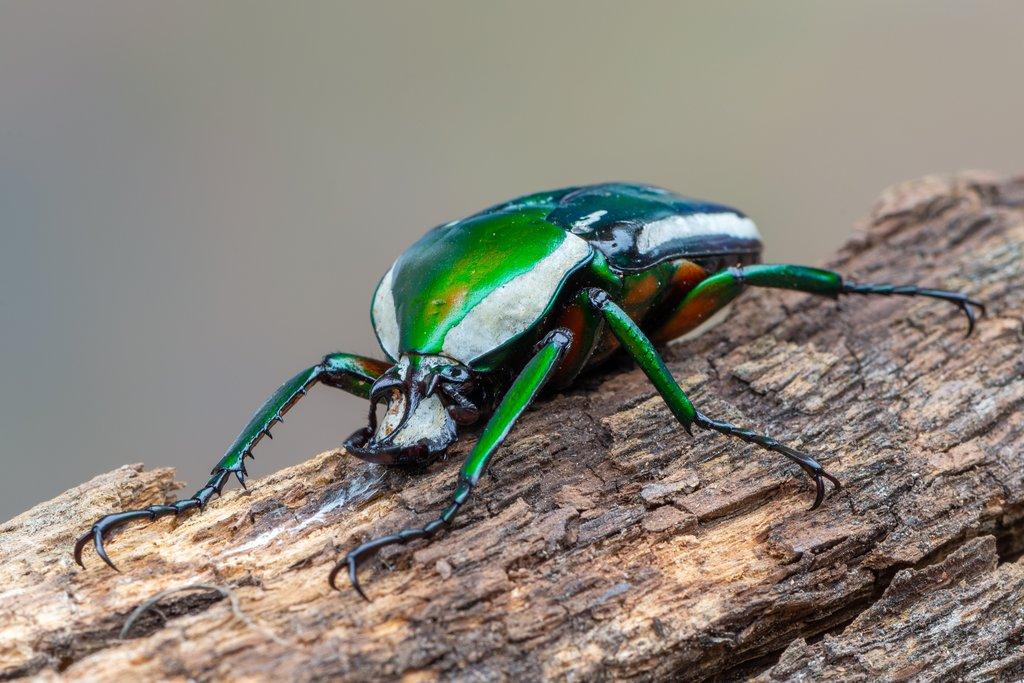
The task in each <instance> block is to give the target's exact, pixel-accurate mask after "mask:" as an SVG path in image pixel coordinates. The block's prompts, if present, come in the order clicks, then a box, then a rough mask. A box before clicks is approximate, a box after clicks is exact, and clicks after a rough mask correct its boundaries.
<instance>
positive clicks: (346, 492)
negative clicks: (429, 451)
mask: <svg viewBox="0 0 1024 683" xmlns="http://www.w3.org/2000/svg"><path fill="white" fill-rule="evenodd" d="M360 467H361V469H360V472H359V474H358V475H356V476H355V478H354V479H352V481H351V482H350V483H349V485H348V486H347V487H345V488H344V489H341V490H340V491H338V492H337V493H335V494H334V496H332V497H331V498H330V499H329V500H327V501H326V502H324V504H323V505H322V506H321V507H320V509H319V510H317V511H316V512H315V513H313V514H312V515H310V516H309V517H307V518H305V519H302V520H301V521H299V523H298V524H296V525H294V526H289V525H288V524H287V523H282V524H276V525H274V527H273V528H271V529H269V530H267V531H265V532H263V533H262V534H260V535H259V536H257V537H256V538H254V539H252V540H250V541H246V542H245V543H243V544H242V545H240V546H237V547H234V548H230V549H228V550H227V551H226V552H224V553H222V554H221V557H228V556H230V555H237V554H239V553H244V552H248V551H250V550H253V549H254V548H266V547H267V546H268V545H270V543H271V542H273V541H274V539H276V538H277V537H278V536H281V535H282V534H284V533H285V532H288V533H289V534H290V535H295V534H298V533H299V532H301V531H302V530H303V529H306V528H308V527H310V526H312V525H314V524H316V523H317V522H326V521H327V519H326V518H327V515H328V514H329V513H331V512H334V511H335V510H337V509H338V508H340V507H344V506H345V505H348V504H349V503H358V502H360V501H362V500H364V499H366V498H369V497H370V496H372V495H373V494H374V493H376V492H377V491H378V490H379V489H380V483H381V482H382V481H384V475H385V473H386V471H387V470H386V469H385V468H384V467H381V466H380V465H373V464H369V465H362V466H360Z"/></svg>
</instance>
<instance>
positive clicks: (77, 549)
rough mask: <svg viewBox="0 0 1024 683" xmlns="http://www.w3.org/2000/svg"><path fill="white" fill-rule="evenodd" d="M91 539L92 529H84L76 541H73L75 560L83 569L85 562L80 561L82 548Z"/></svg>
mask: <svg viewBox="0 0 1024 683" xmlns="http://www.w3.org/2000/svg"><path fill="white" fill-rule="evenodd" d="M90 540H92V531H86V532H85V533H84V534H82V535H81V536H79V537H78V541H76V542H75V562H77V563H78V566H79V567H81V568H82V569H85V564H84V563H83V562H82V548H84V547H85V544H86V543H88V542H89V541H90Z"/></svg>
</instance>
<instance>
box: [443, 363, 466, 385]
mask: <svg viewBox="0 0 1024 683" xmlns="http://www.w3.org/2000/svg"><path fill="white" fill-rule="evenodd" d="M439 374H440V375H441V376H442V377H444V378H445V379H446V380H448V381H450V382H465V381H466V380H467V379H469V371H468V370H466V369H465V368H460V367H459V366H457V365H446V366H444V367H443V368H441V370H440V371H439Z"/></svg>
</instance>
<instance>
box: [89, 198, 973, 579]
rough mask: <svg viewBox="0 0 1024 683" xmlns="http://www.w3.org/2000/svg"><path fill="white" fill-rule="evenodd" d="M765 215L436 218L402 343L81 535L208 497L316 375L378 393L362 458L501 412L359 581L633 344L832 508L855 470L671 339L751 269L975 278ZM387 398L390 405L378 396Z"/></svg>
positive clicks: (451, 509) (334, 375)
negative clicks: (834, 245)
mask: <svg viewBox="0 0 1024 683" xmlns="http://www.w3.org/2000/svg"><path fill="white" fill-rule="evenodd" d="M760 254H761V239H760V235H759V234H758V232H757V228H756V227H755V226H754V223H753V221H751V220H750V219H749V218H747V217H746V216H744V215H743V214H742V213H740V212H739V211H736V210H734V209H730V208H728V207H726V206H722V205H719V204H712V203H708V202H701V201H694V200H691V199H685V198H683V197H680V196H678V195H676V194H673V193H671V192H668V191H666V190H662V189H659V188H656V187H649V186H643V185H630V184H619V183H615V184H604V185H592V186H586V187H572V188H566V189H561V190H555V191H551V192H540V193H537V194H532V195H528V196H525V197H520V198H518V199H514V200H512V201H510V202H506V203H504V204H500V205H498V206H494V207H491V208H489V209H486V210H485V211H481V212H480V213H478V214H476V215H474V216H470V217H469V218H465V219H462V220H459V221H454V222H451V223H447V224H445V225H441V226H439V227H437V228H434V229H433V230H431V231H430V232H428V233H427V234H426V235H425V236H424V237H423V238H422V239H420V240H419V241H418V242H416V243H415V244H414V245H412V247H410V248H409V249H408V250H407V251H406V252H405V253H403V254H402V255H401V256H399V257H398V260H396V261H395V263H394V265H392V266H391V268H390V270H388V272H387V273H386V274H385V275H384V277H383V278H382V279H381V281H380V283H379V284H378V286H377V290H376V292H375V294H374V296H373V303H372V306H371V315H372V320H373V329H374V331H375V332H376V334H377V339H378V340H379V342H380V346H381V348H382V349H383V351H384V354H385V355H386V357H387V360H374V359H371V358H364V357H360V356H355V355H352V354H348V353H332V354H330V355H328V356H326V357H325V358H324V359H323V360H322V361H321V362H320V363H318V364H317V365H314V366H313V367H311V368H308V369H306V370H303V371H302V372H300V373H298V374H297V375H295V376H294V377H292V378H291V379H289V380H288V381H287V382H285V383H284V384H283V385H281V387H280V388H279V389H278V390H277V391H276V392H275V393H274V394H273V395H272V396H271V397H270V398H269V399H267V401H266V403H264V404H263V405H262V406H261V407H260V408H259V409H258V410H257V411H256V413H255V414H254V415H253V417H252V420H251V421H250V422H249V424H248V425H247V426H246V427H245V429H243V430H242V433H241V434H239V436H238V438H237V439H236V440H235V442H234V443H233V444H232V445H231V447H230V448H228V451H227V453H226V454H225V455H224V457H223V458H221V460H220V462H219V463H217V466H216V467H215V468H214V469H213V473H212V474H213V476H212V477H211V479H210V480H209V482H208V483H207V484H206V485H205V486H203V487H202V488H201V489H199V491H197V492H196V493H195V495H193V496H192V497H191V498H186V499H184V500H179V501H177V502H175V503H173V504H171V505H151V506H149V507H148V508H145V509H142V510H131V511H128V512H121V513H117V514H112V515H107V516H106V517H103V518H101V519H100V520H99V521H97V522H96V523H95V524H93V526H92V528H91V529H90V530H89V531H88V532H87V533H86V534H85V535H83V536H82V537H81V538H80V539H79V540H78V543H77V544H76V545H75V560H76V561H77V562H78V563H79V564H82V560H81V556H82V549H83V548H84V546H85V545H86V544H87V543H88V542H89V541H90V540H92V541H93V542H94V545H95V548H96V552H97V553H98V554H99V556H100V557H101V558H102V559H103V560H104V561H105V562H106V563H107V564H109V565H110V566H111V567H113V566H114V565H113V563H112V562H111V561H110V559H109V557H108V556H107V554H106V552H105V550H104V548H103V540H104V535H105V534H106V533H107V532H108V531H110V530H111V529H114V528H116V527H118V526H121V525H123V524H125V523H126V522H129V521H131V520H135V519H146V520H153V519H156V518H158V517H161V516H164V515H171V514H173V515H179V514H181V513H183V512H185V511H188V510H193V509H196V508H202V507H203V506H205V505H206V503H207V502H208V501H209V499H210V498H211V497H212V496H213V494H214V493H218V494H219V493H220V492H221V490H222V489H223V487H224V484H225V483H226V482H227V480H228V478H229V477H230V476H232V475H234V476H235V477H237V478H238V481H239V482H240V483H241V484H242V485H243V486H244V485H245V477H246V474H247V473H246V470H245V457H246V456H249V457H251V456H252V448H253V447H254V446H255V445H256V444H257V443H258V442H259V440H260V439H262V438H263V437H264V436H268V437H269V436H270V428H271V427H272V426H273V425H274V423H275V422H280V421H282V415H283V414H284V413H285V412H287V411H288V409H290V408H291V407H292V406H293V405H294V404H295V403H296V402H297V401H298V400H299V399H300V398H301V397H302V396H303V395H304V394H305V393H306V390H307V389H308V388H309V387H310V386H311V385H313V384H315V383H317V382H322V383H324V384H327V385H330V386H333V387H337V388H339V389H343V390H345V391H347V392H349V393H352V394H355V395H357V396H360V397H363V398H366V399H369V401H370V411H369V424H368V425H367V426H366V427H364V428H362V429H360V430H358V431H357V432H355V433H354V434H353V435H352V436H351V437H349V439H348V440H347V441H346V442H345V448H346V450H347V451H348V452H349V453H351V454H353V455H355V456H357V457H359V458H362V459H363V460H367V461H369V462H375V463H384V464H387V465H416V466H422V465H425V464H427V463H429V462H431V461H432V460H434V459H435V458H437V457H438V456H439V455H440V454H442V453H444V451H445V449H446V448H448V446H449V445H451V444H452V442H454V441H455V439H456V438H457V437H458V433H459V429H460V428H461V427H463V426H466V425H470V424H473V423H476V422H479V421H482V420H486V423H485V426H484V427H483V430H482V431H481V433H480V436H479V438H478V439H477V443H476V445H475V447H474V448H473V450H472V451H471V452H470V454H469V456H468V457H467V458H466V461H465V463H464V464H463V466H462V469H461V470H460V471H459V476H458V483H457V486H456V489H455V494H454V497H453V500H452V503H451V505H449V506H448V507H447V508H445V510H444V511H443V512H441V514H440V515H439V516H438V518H437V519H436V520H435V521H433V522H430V523H429V524H427V525H426V526H424V527H423V528H420V529H406V530H404V531H399V532H397V533H395V534H392V535H390V536H385V537H383V538H377V539H374V540H371V541H367V542H366V543H363V544H362V545H360V546H359V547H358V548H355V549H354V550H352V551H351V552H349V553H348V554H347V555H346V556H345V558H343V559H342V560H340V561H339V562H338V563H337V564H336V565H335V567H334V569H333V571H332V572H331V574H330V583H331V585H332V586H334V585H335V577H336V575H337V574H338V572H339V571H340V570H341V569H343V568H347V570H348V575H349V578H350V579H351V582H352V585H353V586H354V587H355V589H356V590H357V591H358V592H359V594H360V595H362V596H363V597H364V598H365V597H366V596H365V594H364V593H363V591H362V589H361V588H360V586H359V582H358V579H357V575H356V572H357V569H358V567H359V565H360V563H361V562H362V561H363V560H365V559H366V558H368V557H370V556H371V555H373V554H374V553H375V552H376V551H377V550H379V549H380V548H382V547H383V546H386V545H390V544H394V543H406V542H408V541H412V540H415V539H420V538H429V537H431V536H433V535H434V534H435V533H437V532H438V531H439V530H440V529H441V528H442V527H444V526H445V525H447V524H448V523H449V522H451V520H452V518H453V517H454V516H455V513H456V512H457V511H458V509H459V508H460V507H461V506H462V505H463V504H464V503H465V502H466V500H467V499H468V497H469V494H470V491H472V489H473V487H474V486H475V485H476V483H477V481H478V480H479V479H480V476H481V475H482V474H483V472H484V470H485V469H486V467H487V463H488V461H489V460H490V458H491V456H492V455H493V454H494V452H495V451H496V450H497V449H498V447H499V446H500V445H501V443H502V441H503V440H504V439H505V436H506V435H507V434H508V432H509V430H510V429H511V428H512V426H513V425H514V424H515V422H516V420H517V419H518V418H519V416H520V415H521V414H522V412H523V411H524V410H525V409H526V407H527V406H528V405H530V403H531V402H532V401H533V400H534V398H535V397H536V396H537V395H538V393H540V392H541V390H542V389H544V388H548V389H551V388H558V387H564V386H565V385H567V384H569V383H570V382H572V381H573V379H574V378H575V377H576V376H577V375H578V374H579V373H580V371H581V370H582V369H583V368H585V367H587V366H589V365H593V364H596V363H600V362H601V361H603V360H605V359H607V358H608V357H609V356H610V355H611V354H613V353H616V352H625V353H627V354H629V356H631V357H632V358H633V359H634V360H635V361H636V363H637V365H639V366H640V368H641V369H642V370H643V371H644V373H646V375H647V376H648V377H649V378H650V380H651V382H652V384H653V385H654V386H655V388H656V389H657V390H658V393H659V394H661V396H662V398H664V400H665V402H666V403H667V404H668V407H669V408H670V409H671V411H672V414H673V415H675V417H676V419H677V420H679V422H680V423H681V424H682V426H683V427H684V428H685V429H686V430H687V431H690V430H691V427H692V426H693V425H697V426H698V427H701V428H704V429H710V430H714V431H718V432H721V433H723V434H727V435H730V436H736V437H739V438H740V439H743V440H744V441H748V442H751V443H755V444H757V445H759V446H762V447H763V448H766V449H768V450H770V451H774V452H776V453H780V454H782V455H784V456H786V457H787V458H789V459H790V460H792V461H793V462H794V463H796V464H797V465H799V466H800V467H801V468H802V469H803V470H804V471H805V472H806V473H807V474H808V475H809V476H810V477H811V479H812V480H813V481H814V484H815V487H816V493H815V498H814V504H813V505H812V506H811V509H814V508H816V507H817V506H818V505H819V504H820V503H821V501H822V498H823V496H824V493H825V484H824V480H825V479H828V480H829V481H831V482H832V483H833V485H834V486H835V487H836V488H838V487H839V482H838V480H836V479H835V478H834V477H833V476H832V475H830V474H828V473H827V472H825V470H824V469H822V467H821V465H820V464H818V462H817V461H816V460H815V459H814V458H812V457H811V456H810V455H807V454H805V453H801V452H799V451H796V450H794V449H792V448H790V447H788V446H786V445H784V444H781V443H779V442H778V441H776V440H774V439H772V438H770V437H768V436H763V435H761V434H757V433H756V432H753V431H750V430H748V429H744V428H742V427H737V426H735V425H732V424H729V423H728V422H724V421H721V420H716V419H713V418H711V417H708V416H706V415H704V414H703V413H701V412H700V411H699V410H697V409H696V408H695V407H694V406H693V404H692V403H690V401H689V399H687V397H686V394H684V393H683V390H682V389H681V388H680V386H679V385H678V384H677V383H676V381H675V379H674V378H673V377H672V375H671V373H670V372H669V371H668V369H667V368H666V367H665V363H664V362H663V361H662V359H661V357H660V356H659V355H658V352H657V350H656V348H655V345H656V344H659V343H664V342H667V341H669V340H672V339H675V338H677V337H679V336H681V335H684V334H686V333H688V332H691V331H694V330H696V329H697V328H698V327H701V328H702V329H703V328H706V327H708V325H704V323H706V322H709V321H710V320H711V319H712V318H713V317H716V316H715V314H716V313H719V312H722V311H723V309H724V308H725V306H726V305H727V304H729V303H730V302H731V301H732V300H733V299H735V298H736V297H737V296H738V295H739V294H740V293H741V292H742V291H743V290H744V289H745V288H746V287H750V286H753V287H775V288H780V289H791V290H798V291H801V292H809V293H812V294H821V295H825V296H829V297H833V298H835V297H838V296H839V295H842V294H887V295H904V296H925V297H932V298H935V299H942V300H945V301H949V302H952V303H954V304H956V305H957V306H959V307H960V308H961V309H962V310H963V311H964V313H965V314H966V315H967V319H968V334H970V331H971V330H972V329H973V327H974V312H973V310H972V307H977V308H978V309H979V310H981V311H984V308H983V307H982V305H981V304H980V303H978V302H977V301H974V300H972V299H969V298H968V297H967V296H965V295H963V294H958V293H955V292H948V291H943V290H937V289H923V288H918V287H914V286H906V285H904V286H893V285H874V284H855V283H853V282H849V281H847V280H844V279H843V278H842V277H841V276H840V275H838V274H836V273H833V272H829V271H827V270H820V269H817V268H808V267H804V266H794V265H760V264H759V260H760ZM379 404H383V405H385V406H386V410H385V411H384V415H383V417H382V418H381V419H380V420H379V421H378V420H377V417H376V408H377V406H378V405H379Z"/></svg>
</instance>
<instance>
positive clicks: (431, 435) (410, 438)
mask: <svg viewBox="0 0 1024 683" xmlns="http://www.w3.org/2000/svg"><path fill="white" fill-rule="evenodd" d="M395 393H396V394H398V395H399V396H401V392H397V391H396V392H395ZM394 403H400V404H401V405H400V406H399V409H398V410H396V411H394V417H392V414H393V413H392V409H391V408H392V406H391V405H388V412H387V414H386V415H385V416H384V419H383V420H381V422H380V427H379V428H378V430H377V434H379V435H380V436H381V437H383V436H384V435H386V434H391V433H392V432H394V431H395V428H396V427H397V426H398V423H399V422H401V420H402V415H403V414H404V413H405V398H404V396H403V397H401V398H399V399H398V400H397V401H394ZM452 427H453V423H452V419H451V418H450V417H448V411H447V410H445V407H444V404H443V403H442V402H441V399H439V398H438V397H437V395H436V394H434V395H431V396H428V397H427V398H425V399H423V400H421V401H420V402H419V404H418V405H417V406H416V412H414V413H413V414H412V415H410V416H409V419H408V420H407V421H406V423H405V425H403V426H402V428H401V429H400V430H399V431H398V432H395V434H394V436H393V438H392V440H391V441H390V445H394V446H411V445H413V444H415V443H419V442H421V441H428V442H433V443H437V442H443V441H445V440H447V438H448V436H449V435H450V434H451V431H452Z"/></svg>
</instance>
